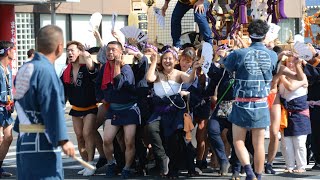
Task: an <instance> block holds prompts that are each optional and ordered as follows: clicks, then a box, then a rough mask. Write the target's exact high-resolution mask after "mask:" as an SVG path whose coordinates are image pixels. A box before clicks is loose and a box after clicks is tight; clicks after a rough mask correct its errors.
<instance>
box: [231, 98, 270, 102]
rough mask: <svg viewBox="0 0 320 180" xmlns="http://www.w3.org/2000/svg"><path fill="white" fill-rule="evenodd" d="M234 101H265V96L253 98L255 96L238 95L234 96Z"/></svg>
mask: <svg viewBox="0 0 320 180" xmlns="http://www.w3.org/2000/svg"><path fill="white" fill-rule="evenodd" d="M235 101H237V102H264V101H267V97H264V98H260V97H258V98H255V97H249V98H240V97H236V98H235Z"/></svg>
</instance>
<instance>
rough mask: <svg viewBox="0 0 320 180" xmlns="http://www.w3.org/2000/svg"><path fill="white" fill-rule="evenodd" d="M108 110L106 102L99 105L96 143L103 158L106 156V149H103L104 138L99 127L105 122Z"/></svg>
mask: <svg viewBox="0 0 320 180" xmlns="http://www.w3.org/2000/svg"><path fill="white" fill-rule="evenodd" d="M106 112H107V108H106V107H105V105H104V104H102V105H100V106H99V107H98V114H97V119H96V132H95V133H96V136H95V144H96V148H97V150H98V152H99V154H100V157H101V158H105V157H106V156H105V155H104V151H103V140H102V137H101V135H100V133H99V132H98V129H99V127H100V126H101V125H102V124H103V123H104V121H105V119H106V117H105V115H106Z"/></svg>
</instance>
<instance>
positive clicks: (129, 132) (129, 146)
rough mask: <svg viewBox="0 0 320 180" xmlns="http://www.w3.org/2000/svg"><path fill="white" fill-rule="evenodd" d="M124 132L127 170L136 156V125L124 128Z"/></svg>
mask: <svg viewBox="0 0 320 180" xmlns="http://www.w3.org/2000/svg"><path fill="white" fill-rule="evenodd" d="M123 130H124V142H125V146H126V150H125V157H126V165H125V168H130V166H131V164H132V162H133V160H134V155H135V151H136V149H135V134H136V125H135V124H130V125H126V126H123Z"/></svg>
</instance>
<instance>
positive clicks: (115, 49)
mask: <svg viewBox="0 0 320 180" xmlns="http://www.w3.org/2000/svg"><path fill="white" fill-rule="evenodd" d="M106 55H107V59H108V60H110V61H113V60H114V59H115V57H117V56H119V55H121V48H120V47H119V46H118V45H117V44H109V45H108V46H107V50H106Z"/></svg>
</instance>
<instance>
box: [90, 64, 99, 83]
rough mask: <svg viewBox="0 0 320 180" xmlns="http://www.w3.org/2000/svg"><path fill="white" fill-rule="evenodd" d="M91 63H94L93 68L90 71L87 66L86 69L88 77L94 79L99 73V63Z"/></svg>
mask: <svg viewBox="0 0 320 180" xmlns="http://www.w3.org/2000/svg"><path fill="white" fill-rule="evenodd" d="M93 63H94V69H93V70H92V71H90V70H89V69H88V68H87V70H88V72H89V78H90V79H91V80H95V79H96V77H97V76H98V73H99V65H98V64H96V63H95V62H93Z"/></svg>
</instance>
